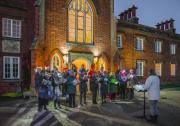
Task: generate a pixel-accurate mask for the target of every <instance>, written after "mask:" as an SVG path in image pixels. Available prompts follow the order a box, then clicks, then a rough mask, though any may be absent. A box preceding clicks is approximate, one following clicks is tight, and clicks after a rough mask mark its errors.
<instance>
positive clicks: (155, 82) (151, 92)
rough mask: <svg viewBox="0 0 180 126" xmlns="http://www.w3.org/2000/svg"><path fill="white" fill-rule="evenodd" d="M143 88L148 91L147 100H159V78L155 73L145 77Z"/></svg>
mask: <svg viewBox="0 0 180 126" xmlns="http://www.w3.org/2000/svg"><path fill="white" fill-rule="evenodd" d="M144 89H145V90H147V92H148V97H149V100H159V98H160V79H159V77H158V76H156V75H151V76H149V77H148V78H147V79H146V82H145V85H144Z"/></svg>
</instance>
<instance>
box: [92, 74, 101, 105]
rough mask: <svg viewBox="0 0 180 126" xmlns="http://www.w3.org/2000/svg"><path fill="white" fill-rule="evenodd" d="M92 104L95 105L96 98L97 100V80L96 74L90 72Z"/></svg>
mask: <svg viewBox="0 0 180 126" xmlns="http://www.w3.org/2000/svg"><path fill="white" fill-rule="evenodd" d="M91 81H92V92H93V95H92V102H93V104H97V101H96V98H97V91H98V83H99V82H98V79H97V74H96V72H95V71H94V70H93V71H92V80H91Z"/></svg>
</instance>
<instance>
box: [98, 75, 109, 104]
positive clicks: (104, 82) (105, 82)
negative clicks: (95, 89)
mask: <svg viewBox="0 0 180 126" xmlns="http://www.w3.org/2000/svg"><path fill="white" fill-rule="evenodd" d="M100 78H101V79H100V82H99V83H100V85H101V87H100V92H101V103H102V104H103V103H106V95H107V92H108V73H107V72H104V76H103V75H102V74H101V75H100Z"/></svg>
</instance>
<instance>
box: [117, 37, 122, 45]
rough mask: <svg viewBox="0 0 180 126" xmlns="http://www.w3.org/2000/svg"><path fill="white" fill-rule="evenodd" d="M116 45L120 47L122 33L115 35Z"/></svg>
mask: <svg viewBox="0 0 180 126" xmlns="http://www.w3.org/2000/svg"><path fill="white" fill-rule="evenodd" d="M117 47H118V48H122V35H121V34H119V35H118V36H117Z"/></svg>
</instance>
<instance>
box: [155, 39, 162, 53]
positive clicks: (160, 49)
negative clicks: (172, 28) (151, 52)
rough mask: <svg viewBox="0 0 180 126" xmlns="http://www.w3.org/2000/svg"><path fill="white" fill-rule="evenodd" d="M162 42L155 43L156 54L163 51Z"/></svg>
mask: <svg viewBox="0 0 180 126" xmlns="http://www.w3.org/2000/svg"><path fill="white" fill-rule="evenodd" d="M161 45H162V44H161V41H156V42H155V52H156V53H160V52H161V51H162V48H161Z"/></svg>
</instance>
